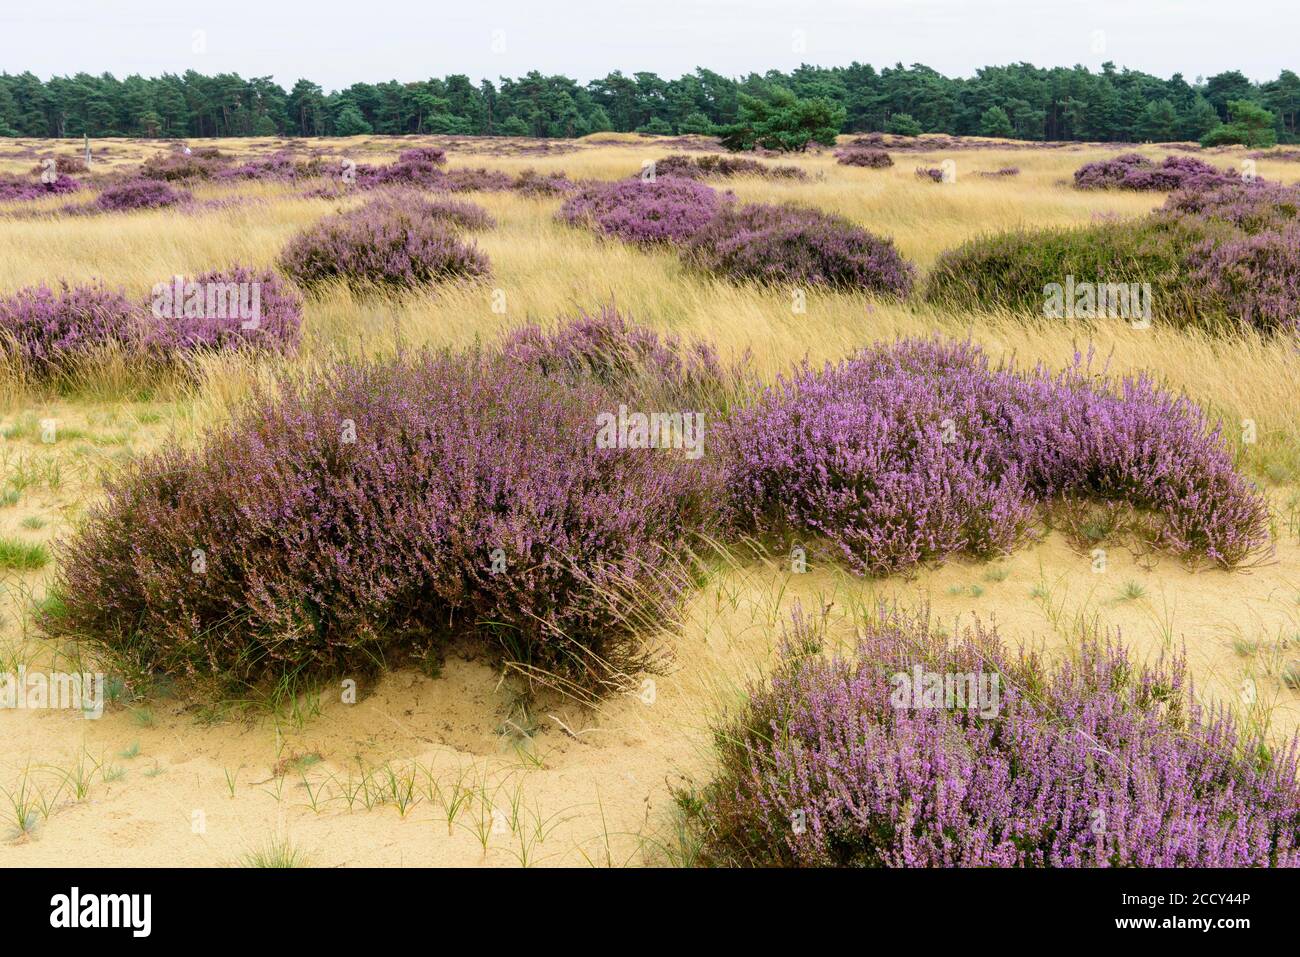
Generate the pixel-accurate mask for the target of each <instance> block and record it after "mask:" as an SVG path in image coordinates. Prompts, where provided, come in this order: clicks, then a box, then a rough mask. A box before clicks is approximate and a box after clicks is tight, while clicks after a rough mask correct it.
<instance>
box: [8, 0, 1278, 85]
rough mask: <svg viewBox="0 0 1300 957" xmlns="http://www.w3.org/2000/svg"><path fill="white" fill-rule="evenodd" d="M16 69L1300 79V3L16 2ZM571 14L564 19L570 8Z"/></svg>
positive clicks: (408, 75) (329, 78)
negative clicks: (1109, 72) (896, 67)
mask: <svg viewBox="0 0 1300 957" xmlns="http://www.w3.org/2000/svg"><path fill="white" fill-rule="evenodd" d="M0 4H2V5H0V70H3V71H6V72H9V73H15V72H22V71H24V70H31V71H32V72H33V73H35V74H37V75H38V76H39V77H41V78H42V79H46V78H48V77H50V76H51V75H54V74H72V73H77V72H82V71H84V72H87V73H102V72H105V71H108V72H111V73H113V74H115V75H116V76H118V77H122V76H125V75H127V74H130V73H140V74H143V75H146V76H154V75H157V74H159V73H163V72H177V73H179V72H183V71H185V70H187V69H194V70H198V71H199V72H202V73H209V74H210V73H221V72H234V73H239V74H241V75H243V76H245V77H248V76H265V75H270V76H272V77H274V78H275V79H276V80H277V81H279V82H280V83H281V84H283V85H284V86H286V87H287V86H290V85H291V84H292V83H293V82H294V81H295V80H296V79H298V78H299V77H304V76H305V77H308V78H309V79H312V80H315V81H317V82H319V83H320V84H321V85H323V86H324V87H325V88H326V89H337V88H341V87H344V86H347V85H349V84H351V83H354V82H358V81H368V82H375V81H380V80H387V79H397V80H401V81H410V80H417V79H427V78H429V77H431V76H439V77H440V76H445V75H446V74H449V73H464V74H467V75H468V76H470V77H471V78H472V79H474V80H476V81H477V80H479V79H482V78H485V77H486V78H488V79H493V80H495V79H496V78H497V77H499V76H503V75H504V76H517V75H519V74H522V73H525V72H527V71H529V70H534V69H535V70H540V71H542V72H544V73H563V74H566V75H568V76H572V77H575V78H577V79H579V80H581V81H584V82H585V81H587V80H590V79H592V78H594V77H598V76H604V75H605V74H606V73H608V72H610V71H612V70H616V69H619V70H622V71H623V72H624V73H626V74H630V73H634V72H637V71H639V70H649V71H653V72H655V73H658V74H660V75H661V76H664V77H669V78H671V77H676V76H679V75H680V74H682V73H685V72H688V71H690V70H692V69H694V68H695V67H696V66H706V67H708V68H710V69H713V70H716V71H717V72H719V73H722V74H724V75H727V76H737V75H741V74H744V73H748V72H750V71H756V72H763V71H764V70H768V69H773V68H776V69H790V68H791V67H795V66H797V65H799V63H801V62H806V63H813V64H818V65H822V66H836V65H844V64H848V63H851V62H852V61H854V60H858V61H860V62H863V63H871V64H873V65H875V66H876V67H880V66H882V65H893V64H894V63H896V62H902V63H905V64H911V63H925V64H927V65H929V66H931V67H934V68H935V69H937V70H939V71H940V72H941V73H945V74H948V75H950V76H953V75H959V76H968V75H970V74H971V73H972V72H973V71H974V70H975V68H976V67H980V66H985V65H988V64H1004V63H1011V62H1016V61H1020V60H1027V61H1029V62H1031V63H1034V64H1036V65H1039V66H1073V65H1074V64H1076V63H1081V64H1084V65H1085V66H1089V67H1092V68H1094V69H1095V68H1096V67H1098V66H1100V64H1101V63H1102V62H1104V61H1105V60H1108V59H1109V60H1114V61H1115V63H1117V64H1118V65H1120V66H1122V67H1123V66H1127V67H1130V68H1132V69H1140V70H1145V71H1147V72H1149V73H1154V74H1156V75H1157V76H1161V77H1168V76H1170V75H1171V74H1173V73H1182V74H1183V75H1184V76H1185V77H1186V78H1187V79H1188V80H1193V79H1195V78H1196V77H1197V76H1198V75H1203V76H1211V75H1213V74H1215V73H1218V72H1221V71H1223V70H1228V69H1240V70H1242V71H1243V72H1244V73H1246V74H1247V75H1248V76H1250V77H1251V78H1252V79H1255V80H1267V79H1273V78H1275V77H1276V76H1277V74H1278V71H1279V70H1280V69H1282V68H1283V67H1286V68H1289V69H1300V49H1298V48H1297V38H1298V37H1300V29H1298V28H1300V0H1250V2H1245V3H1241V2H1238V3H1226V2H1224V0H1086V2H1085V0H785V2H775V0H637V2H634V3H619V2H616V0H552V2H549V3H548V2H545V0H504V2H490V0H487V2H484V0H459V2H455V3H448V2H444V0H365V2H361V0H316V2H312V3H306V2H301V0H219V2H218V0H189V2H185V0H179V2H178V0H54V2H42V0H30V2H28V0H0ZM561 11H562V12H561Z"/></svg>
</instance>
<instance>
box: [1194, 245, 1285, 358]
mask: <svg viewBox="0 0 1300 957" xmlns="http://www.w3.org/2000/svg"><path fill="white" fill-rule="evenodd" d="M1188 268H1189V270H1190V275H1191V279H1192V281H1193V282H1195V283H1197V284H1198V286H1199V287H1200V289H1201V290H1202V291H1203V293H1204V294H1205V295H1207V296H1210V297H1213V298H1215V299H1217V300H1218V301H1220V302H1223V303H1226V304H1228V306H1229V308H1230V310H1231V312H1232V313H1233V314H1234V315H1235V316H1236V317H1237V319H1238V321H1239V322H1240V323H1241V324H1242V325H1243V326H1246V327H1250V328H1254V329H1258V330H1260V331H1265V332H1273V331H1277V332H1281V333H1283V334H1286V335H1290V336H1300V222H1296V223H1293V224H1292V225H1290V226H1286V227H1284V228H1281V229H1276V230H1269V231H1267V232H1259V233H1256V234H1254V235H1244V236H1241V237H1239V238H1231V239H1223V240H1206V241H1205V242H1203V243H1201V244H1200V245H1199V246H1197V247H1195V248H1194V249H1193V250H1192V251H1191V253H1190V254H1189V256H1188Z"/></svg>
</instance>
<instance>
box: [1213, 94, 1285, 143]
mask: <svg viewBox="0 0 1300 957" xmlns="http://www.w3.org/2000/svg"><path fill="white" fill-rule="evenodd" d="M1228 114H1229V115H1230V116H1231V117H1232V122H1231V123H1223V124H1221V125H1219V126H1216V127H1215V128H1214V129H1212V130H1210V131H1209V132H1208V133H1206V134H1205V136H1203V137H1201V145H1202V146H1231V145H1235V144H1241V145H1242V146H1257V147H1258V146H1273V145H1274V144H1276V143H1277V133H1276V132H1275V131H1274V129H1273V124H1274V122H1275V121H1274V117H1273V114H1272V113H1270V112H1269V111H1268V110H1266V109H1264V108H1263V107H1262V106H1258V105H1257V104H1255V103H1251V102H1250V101H1248V100H1233V101H1232V102H1231V103H1229V104H1228Z"/></svg>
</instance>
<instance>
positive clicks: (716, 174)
mask: <svg viewBox="0 0 1300 957" xmlns="http://www.w3.org/2000/svg"><path fill="white" fill-rule="evenodd" d="M654 169H655V176H657V177H658V176H676V177H679V178H681V179H708V178H716V179H731V178H732V177H735V176H758V177H761V178H763V179H796V180H806V179H807V178H808V174H807V173H805V172H804V171H803V170H801V169H800V168H799V167H797V166H771V165H769V164H767V163H760V162H759V161H758V160H752V159H746V158H745V157H743V156H719V155H716V154H709V155H706V156H683V155H681V154H673V155H671V156H665V157H664V158H663V159H658V160H655V163H654Z"/></svg>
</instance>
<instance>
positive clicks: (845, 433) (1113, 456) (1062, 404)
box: [723, 340, 1269, 575]
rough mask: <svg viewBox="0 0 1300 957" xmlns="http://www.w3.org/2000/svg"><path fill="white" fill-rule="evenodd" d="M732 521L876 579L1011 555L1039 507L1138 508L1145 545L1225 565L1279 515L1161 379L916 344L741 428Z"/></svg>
mask: <svg viewBox="0 0 1300 957" xmlns="http://www.w3.org/2000/svg"><path fill="white" fill-rule="evenodd" d="M723 439H724V442H725V444H726V445H727V447H728V450H729V456H730V459H731V462H732V466H731V467H732V477H731V480H730V486H731V490H730V499H731V505H730V507H731V510H732V511H733V513H734V514H735V516H737V517H738V519H739V521H740V522H741V524H743V525H747V526H749V527H750V528H752V529H753V530H755V531H758V532H760V533H766V534H769V535H773V536H776V537H779V538H788V537H790V536H792V535H793V536H795V537H796V538H797V537H799V536H815V537H818V538H820V539H823V540H825V541H826V542H827V543H828V545H829V547H830V549H831V550H832V552H833V553H835V554H837V555H838V556H840V557H841V558H843V559H844V560H846V561H847V562H848V563H849V565H850V566H851V567H852V568H854V569H855V570H857V571H858V572H861V573H864V574H872V575H878V574H888V573H891V572H894V571H897V570H900V569H906V568H908V567H910V566H913V565H916V564H917V563H921V562H929V561H939V560H943V559H944V558H947V557H949V556H950V555H953V554H956V553H959V552H964V553H969V554H974V555H979V556H989V555H993V554H998V553H1005V552H1007V551H1009V550H1010V549H1012V548H1013V547H1014V546H1015V545H1016V544H1017V543H1018V542H1019V541H1020V540H1021V539H1022V538H1023V537H1024V535H1025V534H1026V533H1027V532H1028V531H1029V530H1030V528H1031V527H1032V525H1033V524H1034V522H1035V517H1036V514H1037V513H1038V510H1039V507H1040V506H1050V505H1052V504H1053V503H1055V502H1079V501H1100V502H1112V503H1122V504H1123V505H1125V506H1126V507H1128V508H1131V509H1132V510H1133V511H1134V513H1135V515H1136V516H1141V518H1140V519H1139V518H1135V519H1134V525H1135V526H1136V527H1137V528H1138V529H1139V534H1142V535H1143V537H1144V538H1145V539H1146V544H1148V545H1150V546H1152V547H1156V548H1161V549H1163V550H1165V551H1168V552H1171V553H1173V554H1175V555H1178V556H1180V557H1182V558H1184V559H1185V560H1186V561H1188V562H1189V563H1195V562H1209V563H1213V564H1216V565H1219V566H1222V567H1232V566H1235V565H1239V564H1241V563H1243V562H1245V561H1247V560H1248V559H1251V558H1252V557H1254V556H1257V555H1259V554H1260V553H1261V552H1263V551H1265V550H1266V549H1267V547H1268V544H1269V524H1268V523H1269V513H1268V507H1267V504H1266V502H1265V500H1264V498H1263V496H1262V494H1261V493H1260V492H1259V490H1258V489H1256V488H1255V487H1254V486H1253V485H1251V484H1250V483H1249V482H1247V481H1246V480H1245V479H1244V478H1243V477H1242V476H1241V475H1240V474H1239V473H1238V472H1237V471H1236V470H1235V469H1234V468H1233V464H1232V458H1231V456H1230V454H1229V453H1228V451H1227V449H1226V448H1225V447H1224V443H1223V441H1222V439H1221V437H1220V434H1219V432H1218V431H1217V430H1211V429H1210V428H1209V426H1208V424H1207V422H1206V421H1205V418H1204V416H1203V414H1202V413H1201V412H1200V411H1199V410H1198V409H1197V408H1196V406H1194V405H1193V404H1191V403H1190V402H1188V401H1186V400H1185V399H1180V398H1175V397H1173V396H1170V395H1168V394H1167V393H1164V392H1162V391H1160V390H1159V389H1157V388H1156V387H1155V386H1153V385H1152V384H1151V383H1150V382H1149V381H1148V380H1146V379H1144V378H1138V379H1125V380H1122V381H1121V382H1119V383H1111V382H1107V381H1104V380H1103V382H1102V384H1100V385H1094V384H1093V375H1092V373H1091V370H1090V369H1089V368H1088V365H1087V363H1086V362H1085V361H1084V360H1083V358H1082V357H1078V358H1077V359H1076V363H1075V365H1074V366H1073V367H1071V368H1070V369H1068V370H1067V371H1066V372H1064V373H1062V374H1061V375H1059V376H1052V375H1050V374H1048V373H1046V372H1045V371H1043V370H1041V369H1040V370H1037V371H1036V372H1035V373H1033V374H1028V375H1021V374H1017V373H1015V372H1012V371H1009V370H1005V369H993V368H991V367H990V365H989V362H988V358H987V356H985V355H984V354H983V353H982V352H981V351H980V350H979V349H978V348H977V347H974V346H972V345H969V344H961V343H944V342H942V341H940V340H902V341H900V342H898V343H896V344H892V345H887V346H879V347H875V348H873V349H868V350H865V351H863V352H862V353H860V354H859V355H858V356H856V357H854V358H853V359H850V360H847V361H844V362H841V363H839V364H838V365H829V364H828V365H826V366H825V367H824V368H822V369H812V368H810V367H808V366H804V367H803V368H801V369H799V370H798V371H796V372H795V373H794V374H793V375H791V376H789V377H782V378H780V379H779V380H778V381H777V383H776V384H775V385H774V386H772V387H770V388H769V389H767V390H766V391H765V392H764V394H763V395H762V396H761V397H760V398H759V400H758V401H757V402H756V403H754V404H753V405H752V406H750V407H748V408H745V409H742V410H740V411H739V412H737V413H736V414H735V415H734V416H733V417H732V420H731V421H730V422H729V423H728V425H727V427H726V429H725V434H724V436H723Z"/></svg>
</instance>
